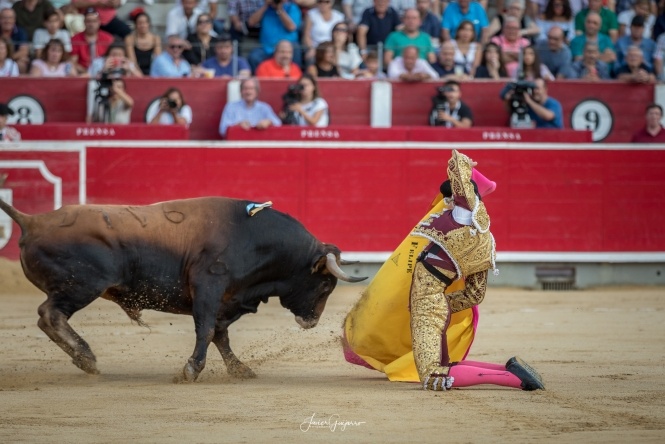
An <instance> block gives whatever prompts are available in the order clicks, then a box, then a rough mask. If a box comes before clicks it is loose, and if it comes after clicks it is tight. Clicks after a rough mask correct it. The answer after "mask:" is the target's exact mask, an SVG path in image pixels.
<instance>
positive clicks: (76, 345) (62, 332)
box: [37, 295, 99, 375]
mask: <svg viewBox="0 0 665 444" xmlns="http://www.w3.org/2000/svg"><path fill="white" fill-rule="evenodd" d="M93 300H94V298H93ZM91 301H92V300H90V301H87V302H85V303H79V304H77V303H76V302H77V301H76V300H72V299H71V298H70V299H68V302H67V304H64V303H58V298H57V297H56V296H54V295H49V296H48V299H47V300H46V302H44V303H43V304H42V305H40V306H39V310H38V313H39V321H38V322H37V325H38V326H39V328H41V329H42V331H43V332H44V333H46V335H47V336H48V337H49V338H51V340H52V341H53V342H55V343H56V344H58V346H59V347H60V348H61V349H63V350H64V351H65V353H67V354H68V355H69V356H71V357H72V362H73V363H74V365H76V366H77V367H78V368H80V369H81V370H83V371H84V372H86V373H89V374H92V375H96V374H99V371H98V370H97V359H96V358H95V355H94V354H93V353H92V350H91V349H90V346H89V345H88V343H87V342H85V340H83V338H81V336H79V335H78V333H76V331H74V329H73V328H72V327H71V325H69V323H68V322H67V320H68V319H69V318H70V317H71V316H72V315H73V314H74V313H75V312H77V311H78V310H80V309H81V308H83V307H85V306H86V305H88V304H89V303H90V302H91ZM77 305H79V306H77Z"/></svg>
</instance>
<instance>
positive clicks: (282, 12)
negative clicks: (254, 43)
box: [249, 0, 302, 70]
mask: <svg viewBox="0 0 665 444" xmlns="http://www.w3.org/2000/svg"><path fill="white" fill-rule="evenodd" d="M301 22H302V13H301V12H300V8H299V7H298V5H296V4H295V3H292V2H291V1H289V0H280V1H279V2H276V1H275V0H265V4H264V5H263V6H262V7H261V8H260V9H258V10H257V11H256V12H255V13H254V14H252V16H251V17H250V18H249V24H250V25H251V26H259V25H260V26H261V32H260V34H259V40H260V43H261V46H260V47H259V48H255V49H254V50H252V52H250V53H249V64H250V66H251V67H252V69H253V70H256V69H257V67H258V66H259V64H260V63H261V62H263V61H264V60H266V59H267V58H269V57H272V55H273V54H274V53H275V51H276V48H277V44H278V43H279V42H281V41H282V40H286V41H288V42H291V59H292V60H293V61H294V62H295V63H296V64H297V65H300V64H301V61H302V55H301V53H300V44H299V43H298V29H299V28H300V24H301Z"/></svg>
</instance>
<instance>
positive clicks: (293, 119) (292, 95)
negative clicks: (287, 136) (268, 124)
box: [282, 83, 303, 125]
mask: <svg viewBox="0 0 665 444" xmlns="http://www.w3.org/2000/svg"><path fill="white" fill-rule="evenodd" d="M302 90H303V87H302V85H301V84H300V83H294V84H293V85H289V86H288V88H287V89H286V93H284V95H283V96H282V111H283V112H284V118H283V119H282V123H284V125H297V124H298V115H297V114H296V113H295V112H294V111H291V110H290V109H289V107H290V106H291V105H293V104H294V103H298V102H300V99H301V97H302Z"/></svg>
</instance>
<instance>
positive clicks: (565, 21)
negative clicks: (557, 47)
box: [536, 0, 575, 44]
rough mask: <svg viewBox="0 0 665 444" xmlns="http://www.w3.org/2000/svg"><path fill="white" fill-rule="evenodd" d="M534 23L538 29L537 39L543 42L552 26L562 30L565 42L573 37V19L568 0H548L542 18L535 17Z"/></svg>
mask: <svg viewBox="0 0 665 444" xmlns="http://www.w3.org/2000/svg"><path fill="white" fill-rule="evenodd" d="M536 25H537V26H538V28H539V29H540V36H539V37H538V41H542V42H545V41H546V40H547V37H548V36H549V32H550V29H552V28H554V27H556V28H559V29H560V30H561V31H562V32H563V36H564V41H565V43H566V44H568V42H570V41H571V40H572V39H574V38H575V19H574V16H573V10H572V9H571V7H570V2H569V1H568V0H549V1H548V2H547V6H546V7H545V13H544V14H543V18H542V19H537V20H536Z"/></svg>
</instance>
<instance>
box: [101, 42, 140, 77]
mask: <svg viewBox="0 0 665 444" xmlns="http://www.w3.org/2000/svg"><path fill="white" fill-rule="evenodd" d="M103 73H107V74H116V75H121V76H127V77H143V73H142V72H141V70H140V69H138V67H137V66H136V65H134V63H132V62H131V61H130V60H129V59H128V58H127V49H126V48H125V44H124V43H123V42H113V43H111V44H110V45H109V47H108V49H107V50H106V53H105V54H104V57H97V58H96V59H95V60H93V61H92V63H91V64H90V68H89V69H88V74H90V77H92V78H96V77H99V75H100V74H103Z"/></svg>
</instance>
